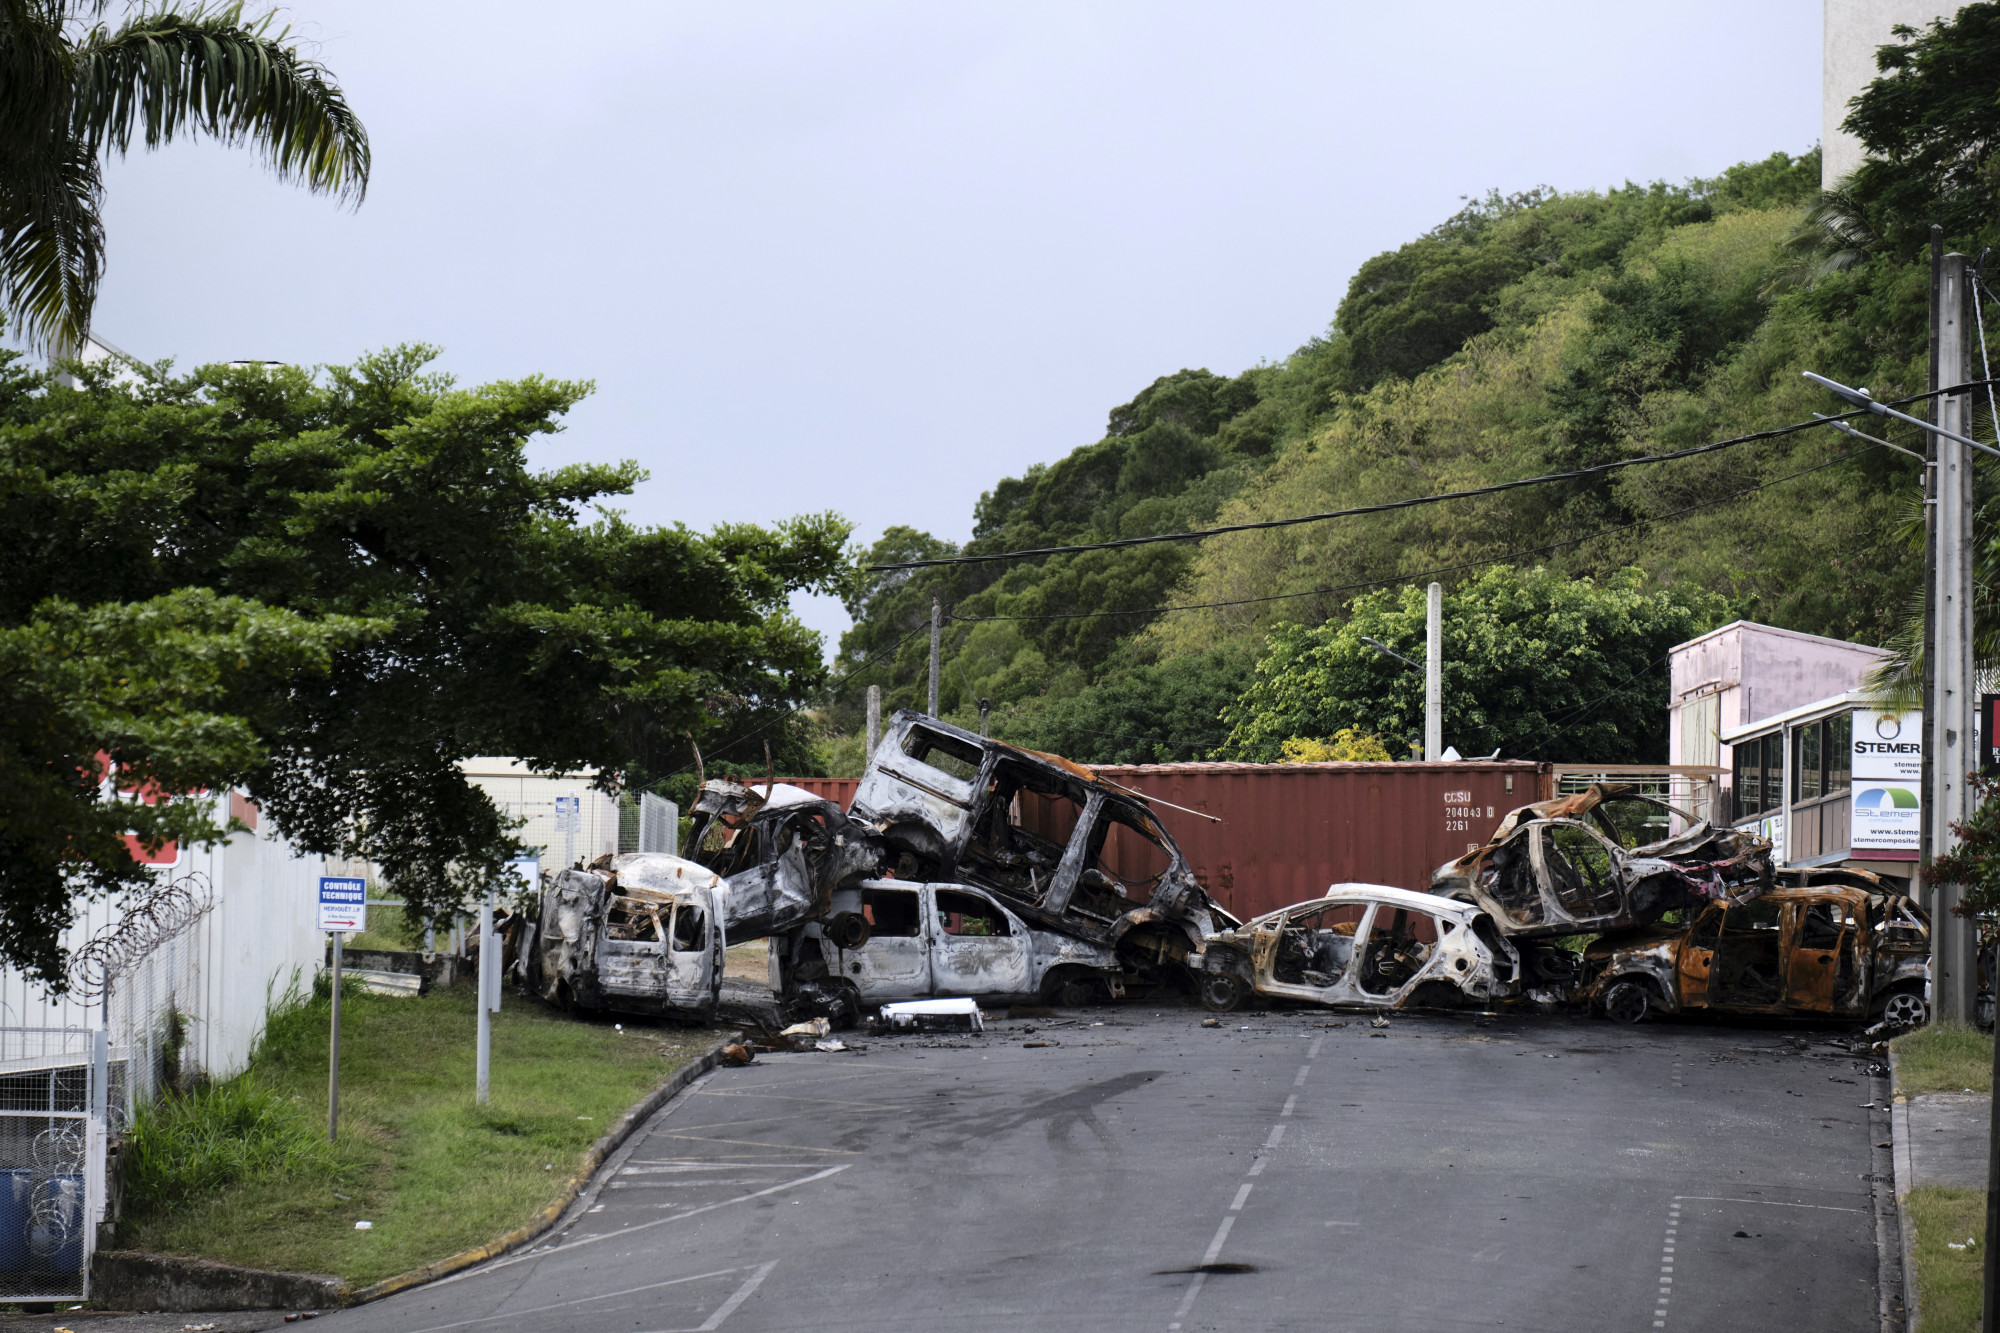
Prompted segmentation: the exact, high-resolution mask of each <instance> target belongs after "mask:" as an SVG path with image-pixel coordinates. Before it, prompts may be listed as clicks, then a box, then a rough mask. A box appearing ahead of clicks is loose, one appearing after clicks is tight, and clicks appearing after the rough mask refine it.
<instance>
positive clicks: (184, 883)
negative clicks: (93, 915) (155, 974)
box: [67, 870, 215, 1002]
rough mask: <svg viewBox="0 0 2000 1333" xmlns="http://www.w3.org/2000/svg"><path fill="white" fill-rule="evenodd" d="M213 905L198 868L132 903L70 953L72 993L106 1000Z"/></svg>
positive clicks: (212, 892) (211, 893)
mask: <svg viewBox="0 0 2000 1333" xmlns="http://www.w3.org/2000/svg"><path fill="white" fill-rule="evenodd" d="M214 902H215V890H214V887H213V886H212V885H211V884H210V883H209V879H208V876H207V875H204V874H202V873H201V872H200V871H198V870H197V871H192V872H190V873H188V874H185V875H182V876H181V877H180V878H178V879H174V880H169V881H168V882H167V883H165V884H161V885H158V886H156V887H154V888H153V889H151V890H149V891H147V892H146V893H144V894H143V895H140V896H138V897H136V898H133V899H128V900H127V901H126V902H125V903H124V905H123V914H122V915H121V916H120V918H119V919H118V921H117V922H115V923H114V924H112V925H110V926H108V927H106V928H105V929H103V930H100V931H99V932H97V934H96V935H94V936H92V937H91V939H90V940H88V941H87V942H86V943H84V944H83V945H82V946H80V947H79V948H78V949H77V950H76V952H74V953H73V954H71V955H70V961H69V968H68V972H67V974H68V977H69V985H70V990H71V992H72V993H73V994H75V995H76V996H77V997H78V998H79V999H81V1000H84V1001H85V1002H89V1001H92V1000H100V999H102V998H104V996H105V994H106V993H107V992H108V991H109V990H110V988H111V985H112V983H114V982H115V981H117V979H118V978H119V977H121V976H124V975H126V974H127V973H129V972H131V971H132V970H133V969H134V968H136V967H138V966H139V964H141V963H143V962H144V961H145V960H146V958H147V957H148V956H149V955H151V954H152V953H153V951H154V950H156V949H158V948H160V946H162V945H164V944H167V943H169V942H170V941H172V940H174V939H176V938H178V937H180V936H181V935H184V934H186V933H187V932H188V931H189V930H191V929H193V928H194V926H195V924H196V923H197V922H199V921H200V920H201V919H202V917H204V916H206V915H207V914H208V910H209V908H210V907H212V906H213V905H214Z"/></svg>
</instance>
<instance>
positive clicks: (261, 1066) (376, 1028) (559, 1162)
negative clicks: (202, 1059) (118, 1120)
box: [118, 986, 717, 1285]
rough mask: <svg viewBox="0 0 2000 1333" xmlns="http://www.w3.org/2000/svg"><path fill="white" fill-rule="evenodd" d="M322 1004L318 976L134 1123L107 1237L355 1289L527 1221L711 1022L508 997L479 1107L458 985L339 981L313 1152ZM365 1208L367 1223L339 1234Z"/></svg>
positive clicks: (469, 1002)
mask: <svg viewBox="0 0 2000 1333" xmlns="http://www.w3.org/2000/svg"><path fill="white" fill-rule="evenodd" d="M328 1017H329V1001H328V997H327V995H326V994H325V993H324V987H323V986H322V993H321V994H320V995H318V996H316V997H314V998H313V999H311V1000H309V1001H296V1002H294V1003H293V1004H291V1005H287V1006H281V1007H280V1009H279V1010H278V1011H277V1012H276V1013H274V1014H273V1015H272V1017H271V1021H270V1023H269V1025H268V1027H267V1030H266V1033H265V1038H264V1041H263V1043H262V1044H261V1045H260V1047H259V1048H258V1051H257V1054H256V1055H255V1057H253V1059H252V1061H251V1066H250V1069H249V1071H248V1072H247V1073H246V1074H245V1075H243V1076H242V1077H240V1078H237V1079H232V1080H230V1081H229V1082H227V1083H224V1084H220V1085H217V1086H216V1087H214V1088H211V1089H208V1090H205V1091H203V1092H199V1093H196V1094H191V1095H188V1096H184V1097H182V1098H180V1099H177V1100H175V1101H171V1102H169V1103H167V1104H163V1105H162V1106H161V1107H159V1108H158V1109H157V1110H155V1111H153V1112H150V1113H149V1114H148V1116H147V1117H146V1118H145V1119H143V1120H142V1121H141V1122H140V1125H139V1126H138V1127H135V1130H136V1131H137V1132H136V1133H135V1140H140V1141H143V1143H144V1145H145V1146H144V1150H143V1153H135V1161H134V1168H135V1174H134V1177H133V1183H134V1184H135V1185H139V1186H141V1188H138V1189H135V1190H134V1197H133V1198H132V1200H131V1202H130V1204H129V1205H128V1209H127V1212H126V1216H125V1220H124V1222H123V1223H122V1224H121V1226H120V1228H119V1236H118V1243H119V1244H120V1245H121V1246H129V1247H132V1248H136V1249H146V1250H153V1251H156V1252H160V1253H166V1254H183V1255H193V1256H198V1257H201V1258H207V1259H216V1260H221V1261H223V1262H226V1263H235V1264H247V1265H250V1266H253V1267H257V1268H277V1269H288V1270H292V1271H298V1272H313V1273H332V1274H336V1275H338V1276H340V1277H343V1278H346V1279H347V1280H348V1281H349V1282H352V1283H355V1284H357V1285H359V1284H362V1283H367V1282H373V1281H375V1280H377V1279H379V1278H383V1277H388V1276H390V1275H392V1274H395V1273H400V1272H403V1271H405V1270H408V1269H411V1268H415V1267H418V1266H419V1265H421V1264H426V1263H430V1262H432V1261H434V1260H437V1259H441V1258H443V1257H445V1256H446V1255H449V1254H454V1253H457V1252H458V1251H460V1250H464V1249H469V1248H471V1247H473V1246H475V1245H479V1244H483V1243H484V1242H486V1241H488V1240H491V1239H493V1238H494V1237H495V1236H498V1235H500V1234H502V1233H503V1232H506V1231H508V1230H510V1229H512V1228H514V1227H517V1226H520V1225H521V1224H522V1223H524V1222H526V1221H527V1220H528V1219H529V1218H530V1217H532V1216H533V1215H534V1214H535V1213H536V1212H537V1211H538V1210H539V1209H541V1208H543V1207H544V1206H546V1205H547V1204H548V1203H549V1202H550V1201H551V1200H553V1199H554V1198H555V1197H556V1196H557V1194H558V1193H559V1192H560V1190H561V1189H562V1187H563V1184H564V1183H565V1182H566V1181H567V1180H568V1178H569V1177H570V1175H571V1174H573V1173H574V1172H575V1171H576V1169H577V1167H578V1166H579V1165H580V1163H581V1161H582V1159H583V1155H584V1153H585V1152H586V1151H587V1150H588V1149H589V1147H590V1145H591V1143H592V1142H594V1141H595V1140H596V1139H597V1137H598V1136H599V1135H600V1134H602V1133H603V1132H604V1130H605V1128H606V1127H607V1126H609V1125H610V1124H611V1122H612V1121H613V1120H615V1119H617V1118H618V1117H619V1116H620V1115H622V1114H623V1113H624V1112H625V1110H626V1109H627V1108H629V1107H630V1106H631V1105H632V1104H633V1103H634V1102H635V1101H637V1100H638V1099H639V1098H640V1097H641V1096H643V1095H644V1094H645V1093H646V1092H647V1091H648V1090H649V1089H651V1088H652V1087H654V1086H655V1085H657V1084H658V1083H659V1082H660V1081H661V1080H662V1079H664V1078H666V1077H667V1076H668V1075H669V1074H671V1073H672V1072H673V1070H674V1069H675V1068H677V1067H678V1066H680V1065H681V1064H683V1063H685V1062H686V1061H687V1060H688V1059H689V1058H691V1057H692V1056H694V1055H695V1054H697V1053H699V1052H700V1051H701V1049H702V1048H703V1047H704V1046H706V1045H707V1044H708V1043H709V1042H710V1041H712V1040H713V1039H714V1037H715V1036H716V1035H717V1034H715V1033H711V1032H707V1031H698V1030H690V1029H686V1028H673V1027H647V1026H641V1025H638V1024H635V1023H633V1022H631V1021H629V1020H628V1021H626V1022H625V1030H624V1031H623V1032H619V1031H617V1030H615V1029H614V1028H613V1026H612V1025H611V1024H610V1023H609V1022H605V1023H582V1022H576V1021H573V1020H569V1019H565V1018H562V1017H560V1016H558V1015H556V1014H554V1013H552V1012H550V1011H549V1010H547V1009H544V1008H543V1007H541V1006H540V1005H538V1004H535V1003H533V1002H531V1001H526V1000H522V999H519V998H518V997H515V996H513V995H509V996H508V997H507V999H506V1001H505V1003H504V1006H503V1009H502V1012H501V1013H499V1014H498V1015H495V1017H494V1023H493V1083H492V1086H493V1097H492V1101H491V1102H490V1103H489V1104H488V1105H486V1106H484V1107H480V1106H476V1105H474V1103H473V1042H474V1032H475V1028H476V1025H477V1022H478V1018H477V1012H476V1010H475V1008H474V1005H473V993H472V989H471V988H470V987H469V986H459V987H453V988H451V989H448V990H440V991H435V992H433V993H432V994H430V995H427V996H424V997H422V998H396V997H389V996H377V995H367V994H363V993H360V992H359V991H358V990H352V991H348V992H347V993H345V994H344V995H343V998H342V1001H341V1072H340V1077H341V1084H340V1087H341V1097H340V1127H341V1134H340V1141H339V1142H338V1143H337V1144H334V1145H331V1146H330V1147H329V1146H328V1145H326V1144H325V1143H324V1142H323V1140H324V1136H325V1132H326V1072H327V1071H326V1054H327V1025H328ZM148 1135H149V1136H150V1137H147V1136H148ZM138 1146H139V1144H138V1142H137V1141H135V1148H137V1147H138ZM140 1156H143V1157H144V1159H145V1162H146V1165H145V1166H144V1168H143V1169H141V1168H140V1167H139V1161H138V1158H139V1157H140ZM364 1219H365V1220H367V1221H370V1222H372V1223H374V1226H373V1228H372V1229H371V1230H368V1231H356V1230H355V1229H354V1224H355V1222H357V1221H361V1220H364Z"/></svg>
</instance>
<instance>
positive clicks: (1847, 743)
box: [1825, 713, 1854, 846]
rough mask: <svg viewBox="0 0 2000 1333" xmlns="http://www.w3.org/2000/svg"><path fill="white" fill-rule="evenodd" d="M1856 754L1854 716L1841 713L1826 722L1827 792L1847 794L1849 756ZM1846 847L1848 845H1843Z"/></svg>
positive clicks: (1830, 793) (1850, 770) (1850, 771)
mask: <svg viewBox="0 0 2000 1333" xmlns="http://www.w3.org/2000/svg"><path fill="white" fill-rule="evenodd" d="M1853 753H1854V714H1852V713H1841V714H1839V715H1838V716H1835V717H1830V718H1828V719H1827V720H1826V755H1825V758H1826V792H1827V794H1828V795H1832V794H1834V793H1835V792H1845V791H1846V790H1847V789H1848V787H1849V786H1850V785H1851V776H1850V775H1851V774H1852V772H1853V769H1852V768H1851V766H1850V762H1849V758H1848V757H1849V756H1850V755H1852V754H1853ZM1841 845H1842V846H1845V845H1846V844H1845V843H1843V844H1841Z"/></svg>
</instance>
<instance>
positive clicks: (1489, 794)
mask: <svg viewBox="0 0 2000 1333" xmlns="http://www.w3.org/2000/svg"><path fill="white" fill-rule="evenodd" d="M1096 772H1097V774H1098V775H1099V776H1100V777H1103V778H1106V779H1108V780H1109V781H1112V782H1115V783H1118V784H1119V785H1121V786H1124V787H1129V788H1131V789H1132V790H1134V791H1136V792H1138V793H1140V794H1141V795H1142V796H1145V797H1146V798H1147V799H1148V800H1150V801H1153V802H1155V804H1154V805H1153V814H1154V815H1155V817H1157V818H1158V819H1159V820H1160V821H1161V822H1162V823H1164V824H1165V825H1166V826H1167V831H1168V832H1169V833H1171V834H1172V835H1173V839H1174V841H1175V842H1176V843H1177V844H1179V846H1180V849H1181V852H1182V854H1183V855H1185V856H1186V857H1187V861H1188V866H1189V868H1191V869H1192V870H1193V871H1194V873H1195V878H1196V879H1198V880H1200V881H1201V883H1202V885H1203V886H1204V887H1205V888H1206V889H1207V890H1208V892H1209V893H1210V894H1211V895H1212V896H1213V897H1214V898H1215V900H1216V901H1217V902H1219V903H1221V904H1222V905H1223V906H1224V907H1226V908H1228V909H1229V910H1230V911H1231V912H1233V913H1234V914H1235V915H1237V916H1238V917H1241V918H1242V919H1244V920H1246V921H1247V920H1249V919H1250V918H1251V917H1253V916H1258V915H1260V914H1262V913H1264V912H1270V911H1274V910H1276V909H1277V908H1280V907H1288V906H1290V905H1291V904H1292V903H1296V902H1303V901H1305V900H1306V899H1308V898H1316V897H1318V896H1319V895H1320V894H1322V893H1325V892H1326V889H1327V886H1328V885H1330V884H1340V883H1345V882H1348V881H1357V882H1360V883H1365V884H1387V885H1390V886H1392V887H1394V888H1399V889H1416V890H1419V891H1428V890H1429V888H1430V883H1431V872H1432V871H1434V870H1436V869H1437V868H1438V867H1439V866H1441V865H1443V864H1444V863H1445V862H1447V861H1451V860H1454V859H1456V858H1458V857H1460V856H1463V855H1465V853H1466V852H1468V851H1470V850H1471V849H1472V848H1474V847H1477V846H1480V845H1481V844H1483V843H1484V842H1485V841H1486V839H1487V838H1488V837H1489V836H1490V835H1491V834H1492V832H1493V826H1494V825H1495V824H1497V823H1499V821H1500V817H1501V816H1502V815H1505V814H1506V813H1507V812H1508V811H1509V810H1512V809H1514V808H1516V807H1517V806H1523V805H1527V804H1529V803H1531V802H1534V801H1541V800H1547V799H1548V798H1549V797H1550V796H1552V795H1553V794H1554V791H1555V775H1554V769H1553V768H1552V767H1551V766H1550V765H1548V764H1540V763H1534V762H1531V761H1528V760H1499V761H1493V762H1478V761H1471V762H1462V763H1453V764H1407V763H1406V764H1131V765H1103V766H1098V767H1097V768H1096ZM1168 801H1171V802H1172V803H1173V805H1179V806H1186V807H1188V808H1189V809H1192V810H1199V811H1201V812H1203V813H1204V814H1210V815H1216V816H1219V817H1220V818H1221V821H1222V822H1221V823H1215V822H1213V821H1211V820H1207V819H1200V818H1197V817H1196V816H1194V815H1191V814H1184V813H1182V812H1181V811H1179V810H1175V809H1173V808H1172V806H1169V805H1165V804H1160V803H1161V802H1168ZM1118 850H1119V849H1118V848H1117V847H1116V846H1115V845H1114V846H1113V847H1112V851H1113V854H1114V855H1116V854H1117V853H1118ZM1119 868H1120V869H1121V870H1122V869H1123V867H1119ZM1132 868H1133V869H1134V870H1138V869H1140V867H1139V866H1136V865H1135V866H1134V867H1132Z"/></svg>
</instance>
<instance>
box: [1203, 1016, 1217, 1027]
mask: <svg viewBox="0 0 2000 1333" xmlns="http://www.w3.org/2000/svg"><path fill="white" fill-rule="evenodd" d="M1201 1025H1202V1026H1203V1027H1205V1028H1219V1027H1221V1026H1222V1020H1221V1019H1219V1018H1204V1019H1202V1020H1201Z"/></svg>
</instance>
